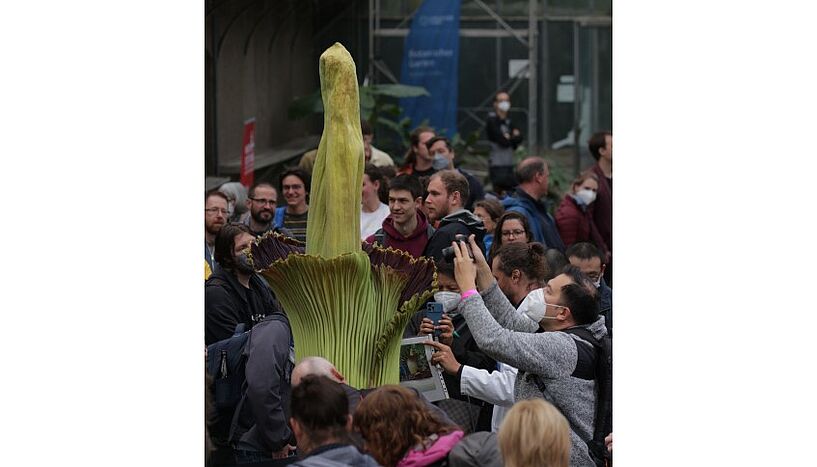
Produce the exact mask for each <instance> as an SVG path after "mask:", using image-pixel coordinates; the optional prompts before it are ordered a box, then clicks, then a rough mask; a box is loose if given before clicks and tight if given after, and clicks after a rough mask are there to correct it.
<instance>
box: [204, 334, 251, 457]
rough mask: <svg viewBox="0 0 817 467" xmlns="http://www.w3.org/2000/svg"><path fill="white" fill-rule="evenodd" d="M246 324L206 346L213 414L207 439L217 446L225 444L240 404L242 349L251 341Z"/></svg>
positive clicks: (243, 361)
mask: <svg viewBox="0 0 817 467" xmlns="http://www.w3.org/2000/svg"><path fill="white" fill-rule="evenodd" d="M246 329H247V325H246V324H245V323H239V324H238V325H237V326H236V327H235V333H234V334H233V335H232V336H231V337H228V338H226V339H222V340H220V341H218V342H214V343H212V344H210V345H208V346H207V374H209V375H210V378H212V385H211V394H212V396H213V397H212V402H213V414H212V420H211V428H210V435H211V436H212V438H213V440H214V441H215V442H216V443H217V444H219V445H226V444H227V436H228V434H229V430H230V421H231V420H232V418H233V413H235V409H236V406H238V402H239V401H240V400H241V394H242V388H241V387H242V385H243V384H244V379H245V377H244V367H245V366H246V365H247V357H246V356H245V355H244V349H245V347H246V346H247V341H248V340H249V337H250V331H248V330H246Z"/></svg>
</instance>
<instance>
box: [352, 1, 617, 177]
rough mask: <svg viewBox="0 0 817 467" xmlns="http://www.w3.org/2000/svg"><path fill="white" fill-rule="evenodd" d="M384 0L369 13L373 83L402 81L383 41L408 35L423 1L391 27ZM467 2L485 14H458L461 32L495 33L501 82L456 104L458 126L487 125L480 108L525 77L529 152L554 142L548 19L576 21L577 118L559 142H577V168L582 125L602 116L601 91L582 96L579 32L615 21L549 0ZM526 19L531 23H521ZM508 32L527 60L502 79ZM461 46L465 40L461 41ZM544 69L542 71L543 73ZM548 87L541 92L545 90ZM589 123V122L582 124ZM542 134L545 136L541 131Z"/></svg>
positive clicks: (371, 5)
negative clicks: (509, 10) (520, 8)
mask: <svg viewBox="0 0 817 467" xmlns="http://www.w3.org/2000/svg"><path fill="white" fill-rule="evenodd" d="M382 3H383V0H369V15H368V32H369V34H368V40H369V43H368V69H367V76H366V79H367V81H368V82H370V83H372V84H375V83H384V82H385V83H398V82H399V79H398V78H397V75H396V74H395V73H394V72H393V71H392V69H391V68H390V67H389V65H388V64H387V63H386V62H385V61H384V60H383V57H382V44H381V41H382V40H383V39H384V38H404V40H405V37H407V36H408V33H409V28H408V23H409V21H411V19H412V18H413V16H414V15H415V13H416V12H417V10H418V9H419V6H418V7H417V8H415V9H414V11H412V12H411V13H410V14H408V15H407V16H404V17H402V18H396V17H394V16H391V17H389V18H388V21H390V22H391V23H394V22H395V21H397V24H396V25H391V26H388V27H385V26H384V23H385V22H386V20H387V19H386V18H384V16H383V5H382ZM515 3H516V4H517V5H518V4H520V3H521V2H515ZM462 4H463V6H465V5H466V4H470V5H469V6H471V7H473V6H476V7H477V8H478V9H479V11H480V12H481V15H471V16H465V15H463V16H461V18H460V31H459V34H460V37H461V38H481V39H486V38H488V39H490V38H496V39H497V40H496V53H495V54H494V55H495V69H496V75H497V79H496V82H497V83H500V84H499V85H498V86H495V89H493V91H492V92H490V93H487V94H486V95H485V97H484V99H482V100H481V101H480V103H479V104H478V105H476V106H462V105H460V106H458V115H461V116H460V117H459V118H458V124H457V126H458V128H459V127H461V126H462V125H463V124H465V123H466V121H468V120H472V121H473V122H474V123H476V124H478V125H479V126H480V127H483V126H484V124H485V120H484V118H482V117H480V114H479V113H480V112H482V113H483V115H484V114H485V113H486V111H489V110H491V107H490V105H491V102H492V101H493V99H494V95H495V94H496V92H498V91H500V90H505V91H508V92H509V94H513V92H514V91H515V90H517V89H518V88H520V86H522V85H523V84H524V81H525V80H527V84H528V86H527V103H526V105H525V106H517V107H515V109H516V111H517V112H521V113H522V114H523V115H524V117H525V119H526V120H527V132H526V143H527V149H528V152H529V153H531V154H541V153H542V152H543V150H544V149H546V148H547V149H551V148H552V147H553V145H552V142H551V138H550V134H549V133H550V131H549V130H550V122H549V118H550V117H549V115H550V112H549V109H550V104H551V103H550V96H549V95H548V92H547V90H548V89H550V88H548V87H547V86H546V85H547V83H546V79H547V73H548V70H549V65H550V64H549V63H548V53H547V50H548V49H547V44H546V43H545V40H546V37H547V27H548V23H550V22H554V21H562V22H564V21H569V22H572V23H573V29H574V31H573V36H574V57H573V60H574V70H573V88H574V89H573V96H574V99H573V104H574V112H573V113H574V121H573V125H572V133H573V138H572V139H573V141H572V142H570V141H567V142H565V141H566V140H569V139H570V136H566V138H565V140H563V141H562V142H557V144H561V145H573V146H574V147H575V163H574V169H575V171H576V172H578V166H579V159H580V146H581V145H580V144H578V141H579V138H580V135H581V134H582V131H583V130H585V131H587V130H588V129H589V128H586V127H590V126H592V127H594V129H598V127H599V125H600V122H599V118H598V114H599V112H598V108H599V105H600V103H599V99H598V95H599V93H598V92H593V93H590V97H591V102H589V103H585V102H582V97H583V94H587V93H586V92H583V89H582V85H583V84H584V82H585V80H584V78H583V73H582V70H581V68H582V67H581V63H582V55H581V50H580V47H578V43H579V40H580V39H579V35H580V32H581V28H599V27H601V28H609V27H611V25H612V18H611V17H610V16H604V15H595V16H594V15H587V14H582V15H577V14H575V12H574V13H573V14H571V13H570V12H565V11H564V10H562V11H557V9H555V8H549V7H548V6H547V0H528V2H527V10H528V11H527V16H521V15H518V14H517V15H515V16H510V15H505V16H503V15H500V14H499V13H498V12H499V11H501V8H500V7H501V6H502V0H495V1H494V7H493V8H492V7H491V6H489V5H488V4H486V3H485V1H483V0H462ZM486 21H490V22H491V23H492V25H493V26H494V28H493V29H491V28H490V27H485V23H486ZM525 22H526V23H527V27H526V28H523V27H520V26H521V25H522V24H524V23H525ZM505 38H510V39H513V41H515V42H516V43H518V44H520V45H521V46H522V47H523V48H524V49H525V50H526V51H527V62H526V63H524V64H523V65H521V66H517V67H516V68H515V73H513V74H511V72H510V71H509V73H508V74H509V76H508V78H507V79H505V80H504V81H502V80H501V79H500V75H501V71H500V70H501V69H502V65H503V63H502V61H503V59H502V53H501V46H500V40H501V39H505ZM461 49H462V46H461ZM543 75H544V77H543ZM588 78H590V80H591V82H590V84H589V86H591V87H592V89H594V90H595V89H598V88H599V82H598V80H599V76H598V73H593V76H590V77H588ZM543 89H544V90H545V92H541V90H543ZM587 104H589V109H590V112H589V113H590V114H591V115H592V121H586V122H584V124H583V122H582V117H583V116H584V117H585V120H587V118H588V115H583V114H586V113H587V112H583V109H584V108H586V107H588V106H587ZM583 127H585V128H583ZM540 135H541V136H540Z"/></svg>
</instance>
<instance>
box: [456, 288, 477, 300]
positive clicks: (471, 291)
mask: <svg viewBox="0 0 817 467" xmlns="http://www.w3.org/2000/svg"><path fill="white" fill-rule="evenodd" d="M478 293H479V292H477V289H471V290H466V291H465V292H463V293H462V294H461V295H460V296H461V297H462V299H463V300H465V299H466V298H468V297H470V296H471V295H476V294H478Z"/></svg>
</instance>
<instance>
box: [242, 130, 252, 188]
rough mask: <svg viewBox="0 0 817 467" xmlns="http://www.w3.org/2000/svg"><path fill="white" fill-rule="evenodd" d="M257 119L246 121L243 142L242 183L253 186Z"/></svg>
mask: <svg viewBox="0 0 817 467" xmlns="http://www.w3.org/2000/svg"><path fill="white" fill-rule="evenodd" d="M254 165H255V119H254V118H251V119H249V120H247V121H246V122H244V139H243V141H242V143H241V184H242V185H244V186H245V187H247V188H249V187H250V186H252V183H253V178H254V174H255V168H254Z"/></svg>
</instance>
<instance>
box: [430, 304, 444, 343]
mask: <svg viewBox="0 0 817 467" xmlns="http://www.w3.org/2000/svg"><path fill="white" fill-rule="evenodd" d="M442 317H443V304H442V303H437V302H429V303H427V304H426V318H428V319H430V320H431V321H433V322H434V326H437V325H439V324H440V320H441V319H442ZM439 337H440V330H439V329H435V330H434V340H437V339H438V338H439Z"/></svg>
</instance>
